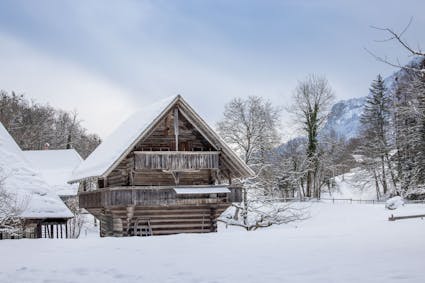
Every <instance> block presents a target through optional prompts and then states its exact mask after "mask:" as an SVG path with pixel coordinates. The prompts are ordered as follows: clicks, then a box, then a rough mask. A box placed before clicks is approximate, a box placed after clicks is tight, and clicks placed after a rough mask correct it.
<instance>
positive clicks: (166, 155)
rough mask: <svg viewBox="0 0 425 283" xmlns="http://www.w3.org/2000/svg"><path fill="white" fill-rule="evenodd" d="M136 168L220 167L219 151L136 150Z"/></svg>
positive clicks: (181, 168) (196, 168) (176, 169)
mask: <svg viewBox="0 0 425 283" xmlns="http://www.w3.org/2000/svg"><path fill="white" fill-rule="evenodd" d="M134 155H135V158H134V159H135V160H134V167H135V169H136V170H143V169H149V170H151V169H162V170H170V171H185V170H200V169H218V168H219V155H220V152H218V151H136V152H134Z"/></svg>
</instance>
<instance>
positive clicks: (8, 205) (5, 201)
mask: <svg viewBox="0 0 425 283" xmlns="http://www.w3.org/2000/svg"><path fill="white" fill-rule="evenodd" d="M5 181H6V175H5V174H4V172H3V170H2V169H1V168H0V236H1V238H3V237H21V236H22V232H23V231H22V220H21V219H20V218H19V215H20V213H21V212H22V211H23V210H24V208H25V206H24V202H23V201H22V202H19V200H18V198H17V197H16V195H14V194H12V193H10V192H8V191H7V190H6V188H5V186H4V183H5Z"/></svg>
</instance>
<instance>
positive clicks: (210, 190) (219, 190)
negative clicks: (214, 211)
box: [174, 187, 230, 195]
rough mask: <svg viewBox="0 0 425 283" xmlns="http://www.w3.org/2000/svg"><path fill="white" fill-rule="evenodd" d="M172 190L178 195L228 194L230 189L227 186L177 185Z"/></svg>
mask: <svg viewBox="0 0 425 283" xmlns="http://www.w3.org/2000/svg"><path fill="white" fill-rule="evenodd" d="M174 191H175V192H176V194H178V195H187V194H190V195H192V194H228V193H230V190H229V189H228V188H227V187H203V188H184V187H177V188H174Z"/></svg>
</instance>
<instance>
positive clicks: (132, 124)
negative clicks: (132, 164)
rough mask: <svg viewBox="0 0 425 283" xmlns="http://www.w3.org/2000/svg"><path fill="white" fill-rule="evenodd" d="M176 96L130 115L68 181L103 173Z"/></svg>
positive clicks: (165, 109) (166, 108)
mask: <svg viewBox="0 0 425 283" xmlns="http://www.w3.org/2000/svg"><path fill="white" fill-rule="evenodd" d="M178 98H179V96H172V97H167V98H165V99H163V100H160V101H158V102H156V103H154V104H151V105H150V106H147V107H144V108H143V109H142V110H141V111H138V112H136V113H135V114H133V115H132V116H130V118H128V119H127V120H126V121H125V122H124V123H123V124H122V125H121V126H119V127H118V128H117V129H116V130H115V131H114V132H113V133H112V134H111V135H109V136H108V137H107V138H105V140H104V141H103V142H102V143H101V144H100V145H99V146H98V147H97V148H96V149H95V150H94V151H93V152H92V153H91V154H90V155H89V156H88V157H87V159H86V160H84V161H83V162H82V163H81V164H80V165H79V166H78V167H77V168H76V169H75V170H74V172H73V175H72V177H71V180H70V181H71V182H72V181H77V180H81V179H87V178H90V177H97V176H101V175H103V174H104V173H105V172H106V171H108V169H109V168H110V167H111V166H112V165H113V164H114V163H115V162H116V161H117V160H118V159H119V158H120V157H121V156H122V155H123V154H124V153H125V151H126V150H127V149H128V148H130V147H131V145H132V144H133V143H134V142H135V141H136V140H137V139H138V137H139V136H141V135H143V134H144V132H145V131H146V130H147V129H148V128H149V126H150V125H153V124H154V123H155V122H156V121H155V118H157V117H158V116H160V114H161V113H163V112H166V111H168V108H169V107H170V106H171V105H172V104H173V103H174V102H175V101H176V100H177V99H178Z"/></svg>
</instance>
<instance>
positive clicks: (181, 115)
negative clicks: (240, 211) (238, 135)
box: [70, 95, 253, 237]
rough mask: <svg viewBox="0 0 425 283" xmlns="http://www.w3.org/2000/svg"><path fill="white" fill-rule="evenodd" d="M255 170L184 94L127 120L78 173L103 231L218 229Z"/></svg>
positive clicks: (85, 202) (85, 201)
mask: <svg viewBox="0 0 425 283" xmlns="http://www.w3.org/2000/svg"><path fill="white" fill-rule="evenodd" d="M252 174H253V172H252V170H251V169H250V168H249V167H248V166H247V165H246V164H245V163H244V162H243V161H242V160H241V159H240V158H238V157H237V156H236V155H235V153H234V152H233V151H232V150H231V149H230V148H229V147H228V146H227V145H226V144H225V143H224V141H223V140H222V139H221V138H220V137H219V136H218V135H217V134H216V133H215V132H214V131H213V130H212V129H211V128H210V127H209V126H208V125H207V124H206V123H205V121H204V120H203V119H202V118H201V117H200V116H199V115H198V114H197V113H196V112H195V111H194V110H193V109H192V108H191V107H190V106H189V105H188V104H187V102H186V101H185V100H184V99H183V98H182V97H181V96H180V95H179V96H176V97H171V98H167V99H165V100H162V101H159V102H157V103H155V104H153V105H151V106H148V107H144V109H143V110H142V111H140V112H138V113H136V114H134V115H133V116H132V117H130V118H129V119H128V120H127V121H126V122H124V123H123V124H122V125H121V127H119V128H118V129H117V130H116V131H115V132H113V133H112V134H111V135H110V136H109V137H108V138H107V139H106V140H105V141H104V142H102V143H101V144H100V145H99V147H98V148H97V149H96V150H95V151H94V152H93V153H92V154H91V155H90V156H89V157H88V158H87V159H86V160H85V161H84V162H82V163H81V165H80V166H79V167H78V168H77V169H76V170H75V171H74V175H73V179H72V180H71V181H70V182H71V183H73V182H79V183H80V188H79V201H80V207H82V208H85V209H87V210H88V211H89V212H90V213H92V214H93V215H94V216H95V217H96V218H97V219H98V220H100V228H101V229H100V230H101V231H100V234H101V236H118V237H119V236H149V235H166V234H175V233H206V232H215V231H217V217H218V216H219V215H220V214H221V213H222V212H223V211H224V210H225V209H226V208H228V207H229V206H230V205H231V203H232V202H240V201H241V195H242V194H241V188H239V187H236V186H234V185H233V184H232V180H234V179H235V178H243V177H247V176H250V175H252Z"/></svg>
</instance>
